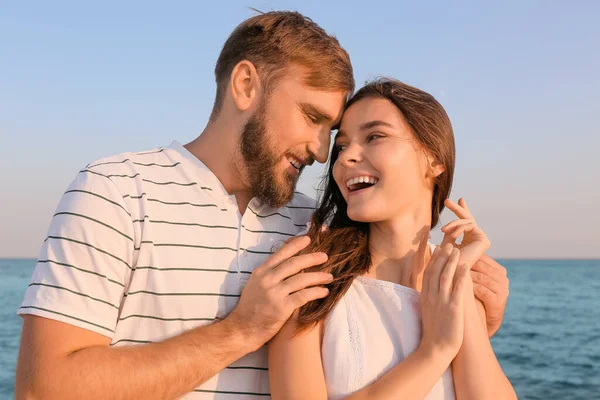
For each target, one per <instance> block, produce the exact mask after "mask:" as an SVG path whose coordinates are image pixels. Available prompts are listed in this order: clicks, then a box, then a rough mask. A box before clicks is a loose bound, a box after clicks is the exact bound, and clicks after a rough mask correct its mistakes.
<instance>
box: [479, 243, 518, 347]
mask: <svg viewBox="0 0 600 400" xmlns="http://www.w3.org/2000/svg"><path fill="white" fill-rule="evenodd" d="M471 278H473V291H474V292H475V296H476V297H477V298H478V299H479V300H480V301H481V302H482V303H483V305H484V307H485V316H486V325H487V331H488V335H489V337H492V336H494V335H495V334H496V332H498V329H500V325H501V324H502V320H503V319H504V311H505V309H506V301H507V300H508V293H509V290H508V287H509V283H510V282H509V280H508V277H507V274H506V268H504V267H503V266H502V265H500V264H498V263H497V262H496V261H495V260H494V259H492V258H491V257H489V256H487V255H485V254H484V255H483V256H481V258H480V259H479V260H478V261H477V262H476V263H475V265H473V268H471Z"/></svg>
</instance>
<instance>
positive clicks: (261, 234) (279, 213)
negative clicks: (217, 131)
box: [18, 142, 315, 399]
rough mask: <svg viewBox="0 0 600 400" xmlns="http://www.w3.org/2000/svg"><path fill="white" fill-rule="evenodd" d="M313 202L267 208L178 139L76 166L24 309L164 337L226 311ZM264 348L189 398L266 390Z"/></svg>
mask: <svg viewBox="0 0 600 400" xmlns="http://www.w3.org/2000/svg"><path fill="white" fill-rule="evenodd" d="M314 207H315V202H314V200H312V199H311V198H309V197H307V196H305V195H303V194H301V193H296V194H295V196H294V199H293V200H292V202H291V203H290V204H288V205H287V206H286V207H283V208H280V209H274V208H271V207H269V206H267V205H264V204H261V202H260V201H259V200H258V199H256V198H255V199H252V201H251V202H250V204H249V205H248V208H247V210H246V212H245V213H244V215H240V213H239V210H238V207H237V204H236V201H235V197H234V196H230V195H229V194H228V193H227V192H226V191H225V189H224V188H223V186H222V185H221V183H220V182H219V180H218V179H217V178H216V177H215V176H214V175H213V174H212V172H211V171H210V170H209V169H208V168H207V167H206V166H204V165H203V164H202V163H201V162H200V161H199V160H198V159H197V158H196V157H195V156H193V155H192V154H191V153H189V152H188V151H187V150H186V149H185V148H184V147H183V146H182V145H181V144H179V143H177V142H173V144H172V145H171V146H169V147H168V148H160V149H156V150H153V151H148V152H144V153H126V154H121V155H118V156H114V157H109V158H106V159H103V160H100V161H97V162H94V163H92V164H90V165H88V167H86V168H85V169H84V170H82V171H81V172H80V173H79V174H78V175H77V177H76V179H75V180H74V182H73V183H72V184H71V186H70V187H69V188H68V190H67V191H66V193H65V194H64V196H63V198H62V199H61V201H60V203H59V205H58V209H57V211H56V214H55V215H54V217H53V219H52V222H51V225H50V229H49V232H48V237H47V239H46V240H45V242H44V244H43V247H42V249H41V252H40V257H39V260H38V263H37V265H36V268H35V270H34V273H33V277H32V280H31V284H30V285H29V287H28V288H27V291H26V293H25V299H24V301H23V304H22V306H21V307H20V308H19V311H18V313H19V314H34V315H38V316H42V317H46V318H51V319H54V320H58V321H62V322H65V323H68V324H71V325H75V326H78V327H81V328H84V329H88V330H91V331H94V332H97V333H100V334H102V335H105V336H108V337H110V338H111V339H112V342H111V345H112V346H120V345H132V344H136V343H148V342H154V341H161V340H164V339H166V338H168V337H171V336H174V335H178V334H180V333H182V332H184V331H186V330H189V329H192V328H195V327H197V326H200V325H205V324H209V323H211V321H213V320H215V319H216V318H222V317H225V316H226V315H227V314H228V313H229V312H230V311H231V310H232V309H233V307H234V306H235V305H236V303H237V301H238V299H239V296H240V293H241V291H242V289H243V288H244V285H245V284H246V282H247V281H248V279H249V277H250V273H251V272H252V271H253V270H254V268H256V267H257V266H259V265H260V264H261V263H262V262H263V261H264V260H265V259H266V258H267V257H268V256H269V254H271V253H272V252H273V251H274V249H275V248H276V247H277V246H279V245H280V244H281V243H283V241H285V240H286V239H288V238H289V237H291V236H295V235H297V234H299V233H302V232H303V231H305V230H306V225H307V223H308V221H309V219H310V217H311V215H312V212H313V210H314ZM268 397H269V381H268V372H267V356H266V349H265V348H264V347H263V348H262V349H260V350H259V351H257V352H254V353H251V354H248V355H247V356H245V357H243V358H241V359H240V360H239V361H237V362H235V363H234V364H233V365H231V366H229V367H228V368H226V369H225V370H223V371H222V372H221V373H219V374H218V375H217V376H215V377H213V378H212V379H210V380H209V381H207V382H206V383H205V384H203V385H202V386H200V387H198V388H197V389H196V390H195V391H194V392H193V393H190V394H189V395H188V396H187V397H186V398H190V399H237V398H241V399H252V398H261V399H264V398H268Z"/></svg>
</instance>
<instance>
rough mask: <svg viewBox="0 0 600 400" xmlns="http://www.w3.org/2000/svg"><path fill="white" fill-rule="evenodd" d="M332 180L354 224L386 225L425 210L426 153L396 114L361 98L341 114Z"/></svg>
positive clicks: (383, 103) (382, 102) (384, 103)
mask: <svg viewBox="0 0 600 400" xmlns="http://www.w3.org/2000/svg"><path fill="white" fill-rule="evenodd" d="M335 146H336V148H337V149H338V151H339V157H338V158H337V160H336V161H335V163H334V165H333V177H334V179H335V182H336V183H337V185H338V187H339V188H340V191H341V193H342V195H343V197H344V199H345V200H346V202H347V204H348V217H349V218H350V219H352V220H354V221H359V222H381V221H388V220H391V219H393V218H396V217H398V216H401V215H403V214H405V213H406V212H413V211H417V210H419V209H420V208H422V207H423V206H427V207H431V198H432V190H433V189H432V188H433V182H432V179H431V178H429V177H428V176H429V175H431V174H430V173H428V171H430V168H429V167H428V157H427V155H426V154H427V153H426V152H425V151H424V150H423V148H422V146H421V145H420V144H419V142H418V141H417V140H416V138H415V135H414V133H413V131H412V129H411V127H410V126H409V125H408V123H407V122H406V120H405V118H404V116H403V115H402V113H401V112H400V110H399V109H398V108H397V107H396V106H394V105H393V104H392V103H391V102H390V101H388V100H386V99H382V98H365V99H361V100H359V101H357V102H356V103H354V104H352V105H351V106H350V107H349V108H348V110H346V112H345V113H344V115H343V118H342V121H341V124H340V129H339V131H338V134H337V135H336V138H335Z"/></svg>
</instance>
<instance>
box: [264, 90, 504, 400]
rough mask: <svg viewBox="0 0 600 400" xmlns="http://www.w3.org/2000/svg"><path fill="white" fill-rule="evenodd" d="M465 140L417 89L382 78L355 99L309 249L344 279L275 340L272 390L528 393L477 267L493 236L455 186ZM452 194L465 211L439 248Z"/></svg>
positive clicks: (300, 395)
mask: <svg viewBox="0 0 600 400" xmlns="http://www.w3.org/2000/svg"><path fill="white" fill-rule="evenodd" d="M454 152H455V150H454V137H453V133H452V126H451V124H450V121H449V119H448V116H447V115H446V113H445V111H444V109H443V107H442V106H441V105H440V104H439V103H438V102H437V101H436V100H435V99H434V98H433V97H432V96H430V95H429V94H427V93H425V92H423V91H421V90H419V89H416V88H413V87H410V86H408V85H405V84H403V83H401V82H398V81H394V80H389V79H384V80H379V81H375V82H373V83H370V84H368V85H366V86H365V87H363V88H362V89H360V90H359V91H358V92H357V93H356V94H355V95H354V97H353V98H352V99H351V100H350V101H349V102H348V105H347V108H346V111H345V113H344V116H343V118H342V122H341V124H340V129H339V131H338V134H337V136H336V139H335V146H334V149H333V152H332V155H331V160H330V165H329V169H328V175H327V177H326V181H325V191H324V195H323V199H321V204H320V207H319V208H318V210H317V211H316V213H315V216H314V217H313V221H312V224H311V228H310V230H309V232H308V236H309V237H310V238H311V244H310V245H309V247H308V248H307V249H306V250H305V252H317V251H322V252H325V253H327V254H328V255H329V258H328V261H327V262H326V263H325V264H324V265H322V266H320V267H318V269H321V270H324V271H327V272H331V273H332V274H333V275H334V282H333V283H332V284H330V285H329V289H330V292H329V296H328V297H326V298H325V299H321V300H318V301H315V302H312V303H309V304H307V305H306V306H304V307H302V308H301V309H300V310H299V311H298V312H297V313H296V314H295V315H294V316H293V317H292V318H291V319H290V320H289V321H288V322H287V323H286V325H285V326H284V327H283V329H282V330H281V331H280V333H279V334H278V335H277V336H276V337H275V338H274V339H273V340H272V341H271V342H270V343H269V375H270V380H271V394H272V397H273V398H274V399H311V400H312V399H326V398H328V399H341V398H348V399H389V398H403V399H417V398H419V399H422V398H428V399H453V398H455V397H457V398H459V399H463V398H465V399H466V398H469V399H478V400H481V399H492V398H493V399H503V398H516V395H515V392H514V390H513V388H512V386H511V384H510V382H509V381H508V379H507V378H506V376H505V375H504V373H503V372H502V370H501V368H500V365H499V364H498V361H497V359H496V357H495V355H494V352H493V350H492V347H491V345H490V342H489V340H488V335H487V331H486V328H485V315H484V314H483V310H482V306H481V305H479V304H477V303H476V300H475V298H474V296H473V289H472V281H471V278H470V275H469V269H470V267H471V266H472V265H473V264H474V263H475V261H476V260H477V259H478V258H479V257H480V256H481V255H482V254H483V252H484V251H485V250H486V249H487V248H488V246H489V242H488V239H487V237H486V235H485V234H484V233H483V231H481V229H479V227H478V226H477V224H476V223H475V220H474V219H473V217H472V215H471V214H470V212H469V209H468V208H467V205H466V203H465V202H464V201H463V200H462V199H461V200H459V202H458V204H456V203H453V202H451V201H449V200H447V197H448V195H449V192H450V188H451V186H452V177H453V172H454ZM444 205H446V206H447V207H448V208H449V209H451V210H452V211H453V212H454V213H455V214H457V216H458V217H459V219H458V220H456V221H453V222H451V223H450V224H448V225H446V226H444V227H443V228H442V231H443V232H444V233H445V236H444V241H443V243H442V245H441V246H440V247H438V248H436V249H435V251H432V249H433V246H431V245H429V244H428V243H427V239H428V237H429V231H430V228H431V227H432V226H435V225H436V224H437V223H438V218H439V215H440V213H441V211H442V210H443V208H444ZM463 234H464V238H463V240H462V242H461V244H460V245H456V243H455V240H456V239H457V238H458V237H460V236H462V235H463ZM459 248H460V250H459Z"/></svg>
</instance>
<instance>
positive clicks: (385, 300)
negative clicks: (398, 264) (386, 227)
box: [321, 277, 456, 400]
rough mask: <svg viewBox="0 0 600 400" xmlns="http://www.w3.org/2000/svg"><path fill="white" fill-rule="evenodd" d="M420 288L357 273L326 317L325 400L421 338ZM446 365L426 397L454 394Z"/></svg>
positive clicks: (369, 379) (383, 368) (365, 379)
mask: <svg viewBox="0 0 600 400" xmlns="http://www.w3.org/2000/svg"><path fill="white" fill-rule="evenodd" d="M419 296H420V294H419V292H417V291H416V290H414V289H411V288H408V287H406V286H402V285H399V284H396V283H392V282H387V281H381V280H376V279H372V278H367V277H359V278H356V279H355V280H354V282H353V283H352V285H351V287H350V288H349V289H348V292H347V293H346V294H345V295H344V296H343V297H342V299H341V300H340V301H339V302H338V304H336V306H335V308H334V309H333V310H332V312H331V313H330V314H329V316H328V317H327V318H326V319H325V322H324V327H323V328H324V330H323V345H322V348H321V357H322V362H323V369H324V372H325V382H326V384H327V395H328V399H329V400H337V399H343V398H344V397H346V396H348V395H350V394H351V393H353V392H356V391H358V390H359V389H362V388H364V387H366V386H368V385H369V384H371V383H373V382H374V381H376V380H377V379H379V378H381V377H382V376H383V375H384V374H385V373H386V372H388V371H389V370H390V369H392V368H393V367H394V366H396V365H398V364H399V363H400V362H401V361H402V360H404V359H405V358H406V357H408V355H409V354H410V353H412V352H413V351H415V350H416V349H417V347H418V346H419V343H420V341H421V306H420V303H419ZM455 398H456V397H455V394H454V381H453V379H452V371H451V369H450V368H448V369H447V370H446V371H445V372H444V374H443V375H442V376H441V378H440V379H439V380H438V381H437V382H436V384H435V386H434V387H433V389H432V390H431V391H430V392H429V394H428V395H427V397H426V399H428V400H442V399H443V400H449V399H455Z"/></svg>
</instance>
